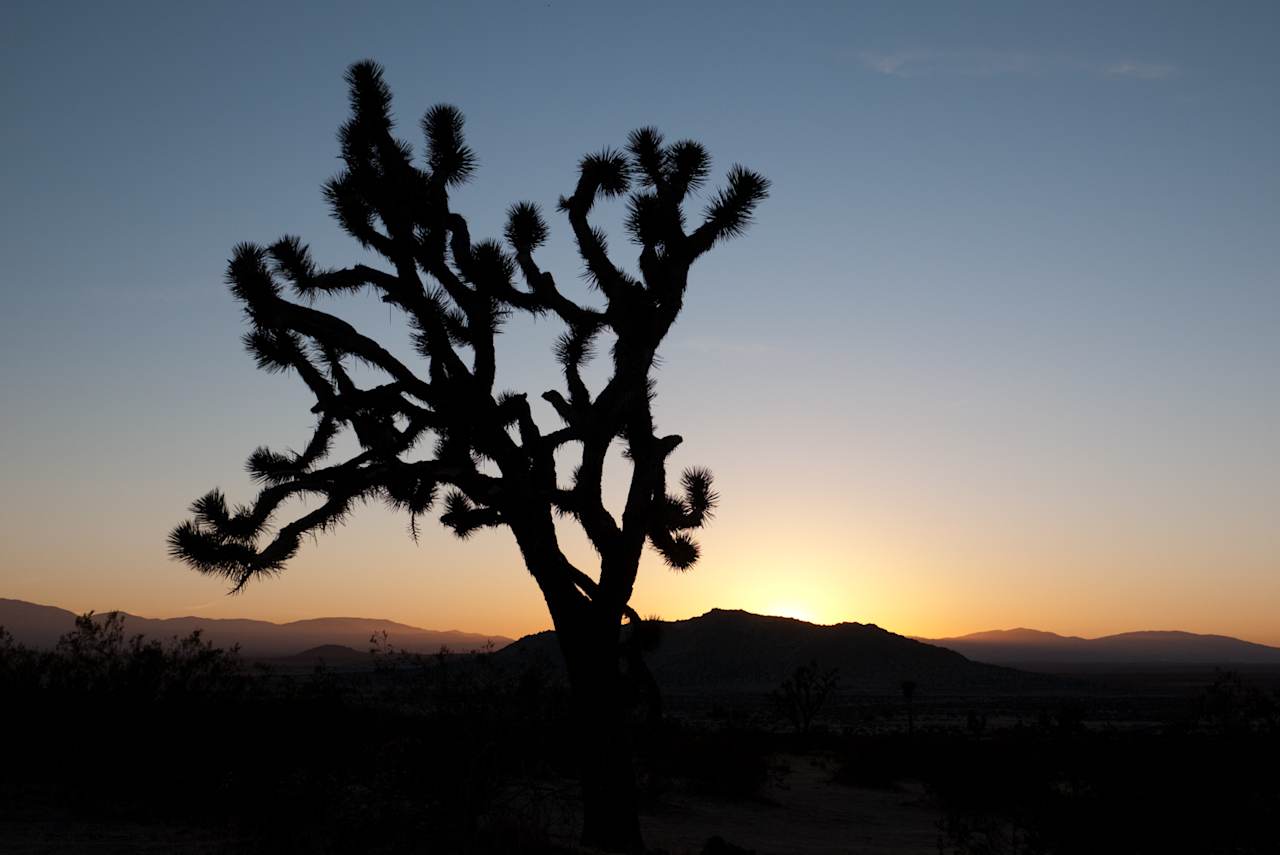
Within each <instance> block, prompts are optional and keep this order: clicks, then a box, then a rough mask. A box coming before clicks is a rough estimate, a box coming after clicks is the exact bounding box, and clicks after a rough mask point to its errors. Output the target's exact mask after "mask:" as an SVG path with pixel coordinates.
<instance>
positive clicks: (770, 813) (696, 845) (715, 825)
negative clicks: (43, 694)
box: [0, 755, 940, 855]
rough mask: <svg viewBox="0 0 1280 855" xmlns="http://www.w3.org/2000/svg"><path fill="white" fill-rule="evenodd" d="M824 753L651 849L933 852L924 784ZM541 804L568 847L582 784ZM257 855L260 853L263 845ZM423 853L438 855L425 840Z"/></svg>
mask: <svg viewBox="0 0 1280 855" xmlns="http://www.w3.org/2000/svg"><path fill="white" fill-rule="evenodd" d="M832 772H833V766H832V765H831V764H830V763H829V761H826V760H824V759H823V758H821V757H810V756H798V755H791V756H782V757H778V758H777V772H776V774H775V775H774V776H773V777H772V778H771V780H770V783H769V784H768V785H767V786H766V787H765V788H764V790H763V791H762V793H761V796H760V798H758V799H754V800H749V801H729V800H724V799H718V798H712V797H708V796H702V795H698V794H695V793H689V792H678V793H672V794H671V795H670V796H669V797H668V798H667V799H666V801H665V802H664V803H663V804H662V805H660V806H659V807H657V808H654V809H651V810H648V811H646V812H645V814H644V815H643V816H642V817H641V825H642V828H643V831H644V835H645V843H646V845H647V846H648V847H649V848H650V849H651V850H654V851H661V852H665V853H667V854H668V855H699V853H701V852H702V850H703V846H704V845H705V844H706V842H707V840H708V838H710V837H713V836H719V837H721V838H723V839H724V840H726V841H728V842H729V843H731V844H733V845H735V846H739V847H742V848H743V849H746V850H753V851H755V852H756V853H757V855H934V853H936V852H937V840H938V825H937V823H938V820H939V818H940V815H939V814H938V812H937V811H936V810H935V809H934V808H932V807H931V806H930V805H929V803H928V801H927V799H925V798H924V796H923V793H921V792H920V790H919V788H913V787H911V786H906V787H904V788H902V789H899V790H893V791H889V790H868V789H860V788H854V787H845V786H841V785H839V784H834V783H832V782H831V775H832ZM554 792H555V795H554V796H553V797H552V798H551V799H549V802H548V803H547V804H545V805H543V806H542V810H543V811H550V812H551V813H554V814H556V821H554V822H552V823H551V825H552V826H553V827H555V831H553V834H552V836H553V838H554V839H556V840H557V842H559V843H561V844H563V845H566V846H567V847H568V848H569V849H571V850H575V851H584V850H579V849H577V847H575V846H573V844H574V843H575V842H576V840H575V838H576V836H577V830H576V829H577V825H578V821H577V817H576V816H575V815H574V814H576V813H577V810H576V809H577V804H576V800H577V799H576V792H577V788H576V786H573V785H572V784H571V783H570V782H561V783H560V785H558V786H556V787H554ZM252 849H254V847H253V846H252V845H251V843H250V841H248V840H235V839H233V838H229V837H228V836H227V835H225V834H218V833H216V832H210V831H206V830H201V829H195V828H187V827H183V826H179V825H167V824H159V823H157V824H143V823H134V822H86V821H81V820H71V821H68V820H67V819H66V818H64V817H56V818H55V817H53V816H38V815H32V816H28V817H24V819H23V820H22V821H15V820H14V819H9V820H4V821H0V853H4V855H9V853H14V855H17V853H22V855H35V853H56V855H69V853H80V852H84V853H95V854H96V853H135V852H136V853H152V852H154V853H182V854H183V855H214V853H219V855H221V853H234V852H241V851H246V850H252ZM258 851H261V850H260V849H259V850H258ZM423 851H424V852H432V851H433V848H432V847H431V846H430V845H429V844H425V845H424V850H423Z"/></svg>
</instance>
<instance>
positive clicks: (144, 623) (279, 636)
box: [0, 597, 511, 657]
mask: <svg viewBox="0 0 1280 855" xmlns="http://www.w3.org/2000/svg"><path fill="white" fill-rule="evenodd" d="M98 614H106V612H99V613H98ZM122 614H124V616H125V620H124V630H125V634H126V635H137V634H139V633H141V634H143V635H145V636H147V637H148V638H158V639H167V638H171V637H173V636H175V635H176V636H185V635H190V634H191V632H192V631H194V630H196V629H200V630H202V631H203V635H204V638H205V639H206V640H208V641H211V642H213V643H214V644H216V645H218V646H219V647H230V646H231V645H233V644H239V645H240V648H241V652H242V653H243V654H244V655H245V656H250V657H254V656H260V657H281V656H293V655H295V654H298V653H301V652H303V651H308V650H311V649H314V648H322V647H326V646H330V645H336V646H342V647H349V648H353V649H355V650H358V651H365V650H368V649H369V639H370V637H371V636H372V635H373V634H374V633H380V632H386V633H387V641H388V642H389V643H390V644H391V645H392V646H393V647H396V648H400V649H404V650H410V651H413V652H415V653H435V652H437V651H438V650H439V649H440V648H441V647H448V648H449V649H450V650H451V651H454V652H457V653H470V652H472V651H475V650H481V649H483V648H485V646H486V645H487V644H489V643H490V642H492V643H493V646H494V647H495V648H499V647H503V646H505V645H507V644H510V643H511V639H509V638H506V637H505V636H501V635H483V634H480V633H473V632H461V631H459V630H444V631H442V630H431V629H422V628H421V627H416V626H409V625H408V624H403V623H396V622H395V621H390V620H383V619H380V618H348V617H336V618H311V619H308V620H297V621H292V622H290V623H272V622H270V621H265V620H249V619H247V618H205V617H195V616H187V617H176V618H144V617H138V616H137V615H131V614H128V613H127V612H122ZM75 618H76V615H75V613H74V612H70V611H68V610H66V609H60V608H57V607H56V606H43V605H38V604H36V603H28V602H25V601H23V600H11V599H5V598H2V597H0V626H2V627H4V628H5V629H6V630H7V631H8V632H9V633H10V634H11V635H13V637H14V639H15V640H16V641H18V642H19V643H21V644H25V645H27V646H29V647H39V648H49V647H53V645H55V644H56V643H57V642H58V638H59V637H60V636H62V635H63V634H64V633H67V632H70V631H71V630H72V629H73V628H74V626H75Z"/></svg>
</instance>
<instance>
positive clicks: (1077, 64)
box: [855, 48, 1177, 80]
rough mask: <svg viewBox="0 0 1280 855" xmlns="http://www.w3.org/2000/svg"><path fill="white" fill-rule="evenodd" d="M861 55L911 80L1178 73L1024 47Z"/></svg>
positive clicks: (873, 66)
mask: <svg viewBox="0 0 1280 855" xmlns="http://www.w3.org/2000/svg"><path fill="white" fill-rule="evenodd" d="M855 56H856V57H857V60H858V62H859V63H861V65H862V66H863V67H864V68H867V69H869V70H870V71H874V72H876V73H877V74H883V75H886V76H888V77H901V78H908V79H911V78H925V77H971V78H989V77H1006V76H1015V75H1016V76H1038V75H1047V74H1054V73H1057V74H1061V73H1071V74H1087V75H1094V76H1103V77H1127V78H1131V79H1135V80H1166V79H1168V78H1170V77H1172V76H1173V75H1174V74H1176V73H1177V68H1176V67H1175V66H1174V65H1172V64H1169V63H1163V62H1145V61H1139V60H1116V61H1107V62H1097V61H1090V60H1085V59H1079V58H1072V57H1063V56H1050V55H1043V54H1033V53H1026V52H1022V51H1000V50H936V49H929V48H916V49H911V50H898V51H874V50H862V51H858V52H857V53H856V54H855Z"/></svg>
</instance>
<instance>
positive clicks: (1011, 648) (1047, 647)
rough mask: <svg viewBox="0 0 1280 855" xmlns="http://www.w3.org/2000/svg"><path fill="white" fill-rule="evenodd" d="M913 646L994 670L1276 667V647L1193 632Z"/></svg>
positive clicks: (1015, 632)
mask: <svg viewBox="0 0 1280 855" xmlns="http://www.w3.org/2000/svg"><path fill="white" fill-rule="evenodd" d="M918 640H919V641H923V642H926V643H928V644H936V645H938V646H940V647H946V648H949V649H951V650H955V651H957V652H959V653H963V654H964V655H965V656H968V657H969V658H970V659H973V660H975V661H978V662H989V663H993V664H997V665H1015V666H1018V665H1021V666H1029V665H1109V664H1110V665H1120V664H1125V665H1137V664H1149V665H1226V666H1229V665H1280V647H1268V646H1267V645H1265V644H1255V643H1254V642H1251V641H1242V640H1241V639H1238V638H1231V637H1230V636H1225V635H1199V634H1196V633H1193V632H1173V631H1160V632H1154V631H1152V632H1122V633H1119V634H1117V635H1107V636H1103V637H1101V638H1081V637H1079V636H1075V635H1058V634H1056V633H1052V632H1041V631H1040V630H1035V629H1025V628H1018V629H1003V630H992V631H989V632H975V633H971V634H970V635H962V636H959V637H957V638H921V639H918Z"/></svg>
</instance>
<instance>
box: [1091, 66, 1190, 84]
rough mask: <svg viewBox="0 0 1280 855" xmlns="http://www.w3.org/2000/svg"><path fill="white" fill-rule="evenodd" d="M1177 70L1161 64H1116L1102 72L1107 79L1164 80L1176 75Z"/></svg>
mask: <svg viewBox="0 0 1280 855" xmlns="http://www.w3.org/2000/svg"><path fill="white" fill-rule="evenodd" d="M1177 71H1178V69H1176V68H1174V67H1173V66H1172V65H1168V64H1167V63H1162V62H1117V63H1113V64H1111V65H1109V66H1107V67H1106V68H1105V69H1104V72H1103V73H1105V74H1106V75H1107V76H1108V77H1133V78H1137V79H1138V80H1166V79H1168V78H1170V77H1172V76H1173V75H1174V74H1176V73H1177Z"/></svg>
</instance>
